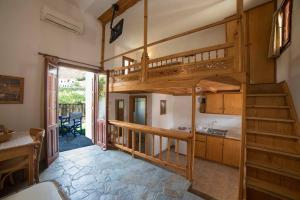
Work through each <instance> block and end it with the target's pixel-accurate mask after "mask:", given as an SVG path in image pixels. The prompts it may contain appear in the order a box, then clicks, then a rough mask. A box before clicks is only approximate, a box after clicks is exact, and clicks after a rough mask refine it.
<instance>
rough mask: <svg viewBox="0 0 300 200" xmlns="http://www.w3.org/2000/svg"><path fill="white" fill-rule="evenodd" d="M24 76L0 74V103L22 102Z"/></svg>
mask: <svg viewBox="0 0 300 200" xmlns="http://www.w3.org/2000/svg"><path fill="white" fill-rule="evenodd" d="M23 99H24V78H21V77H15V76H4V75H0V104H23Z"/></svg>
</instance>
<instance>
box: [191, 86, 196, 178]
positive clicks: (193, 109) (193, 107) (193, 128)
mask: <svg viewBox="0 0 300 200" xmlns="http://www.w3.org/2000/svg"><path fill="white" fill-rule="evenodd" d="M196 95H197V94H196V86H195V85H194V86H193V87H192V133H193V141H192V152H191V154H192V155H191V157H192V162H191V170H190V179H192V177H193V170H194V162H195V140H196V109H197V108H196V102H197V101H196V98H197V96H196Z"/></svg>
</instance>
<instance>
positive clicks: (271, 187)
mask: <svg viewBox="0 0 300 200" xmlns="http://www.w3.org/2000/svg"><path fill="white" fill-rule="evenodd" d="M246 184H247V187H249V188H252V189H254V190H258V191H261V192H264V193H267V194H269V195H272V196H275V197H279V198H289V199H299V198H300V192H298V191H292V190H290V189H288V188H285V187H282V186H280V185H276V184H272V183H269V182H266V181H262V180H259V179H256V178H252V177H248V178H247V182H246Z"/></svg>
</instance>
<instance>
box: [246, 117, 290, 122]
mask: <svg viewBox="0 0 300 200" xmlns="http://www.w3.org/2000/svg"><path fill="white" fill-rule="evenodd" d="M246 119H247V120H259V121H274V122H283V123H295V120H293V119H277V118H266V117H247V118H246Z"/></svg>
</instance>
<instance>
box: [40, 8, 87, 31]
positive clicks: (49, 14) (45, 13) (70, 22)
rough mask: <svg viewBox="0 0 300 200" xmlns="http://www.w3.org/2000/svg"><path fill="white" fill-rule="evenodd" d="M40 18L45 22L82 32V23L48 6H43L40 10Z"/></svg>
mask: <svg viewBox="0 0 300 200" xmlns="http://www.w3.org/2000/svg"><path fill="white" fill-rule="evenodd" d="M41 19H42V20H43V21H46V22H51V23H53V24H56V25H58V26H60V27H63V28H65V29H68V30H71V31H73V32H75V33H79V34H82V33H83V23H82V22H78V21H76V20H74V19H72V18H70V17H68V16H66V15H63V14H61V13H59V12H57V11H55V10H52V9H51V8H49V7H48V6H43V7H42V10H41Z"/></svg>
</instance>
